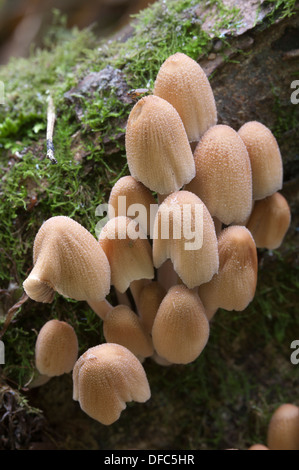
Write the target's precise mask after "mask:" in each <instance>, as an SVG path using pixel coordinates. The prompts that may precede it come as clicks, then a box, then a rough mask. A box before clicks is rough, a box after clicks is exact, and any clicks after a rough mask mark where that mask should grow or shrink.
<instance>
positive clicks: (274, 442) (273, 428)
mask: <svg viewBox="0 0 299 470" xmlns="http://www.w3.org/2000/svg"><path fill="white" fill-rule="evenodd" d="M267 440H268V442H267V444H268V447H269V449H270V450H299V407H298V406H296V405H293V404H290V403H285V404H283V405H280V406H279V407H278V408H277V409H276V410H275V411H274V413H273V415H272V417H271V419H270V423H269V426H268V437H267Z"/></svg>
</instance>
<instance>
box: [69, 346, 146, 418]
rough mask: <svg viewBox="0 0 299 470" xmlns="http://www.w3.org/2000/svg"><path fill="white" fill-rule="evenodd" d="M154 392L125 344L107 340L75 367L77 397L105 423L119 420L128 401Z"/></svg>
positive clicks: (74, 376) (137, 361) (138, 400)
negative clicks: (107, 341)
mask: <svg viewBox="0 0 299 470" xmlns="http://www.w3.org/2000/svg"><path fill="white" fill-rule="evenodd" d="M150 395H151V392H150V388H149V384H148V380H147V377H146V374H145V371H144V368H143V366H142V364H141V363H140V361H139V360H138V359H137V357H136V356H135V355H134V354H133V353H132V352H131V351H129V350H128V349H127V348H125V347H124V346H121V345H119V344H114V343H105V344H100V345H98V346H95V347H92V348H90V349H88V350H87V351H86V352H85V353H84V354H83V355H82V356H81V357H80V358H79V359H78V361H77V362H76V364H75V366H74V369H73V399H74V400H76V401H78V402H79V404H80V407H81V409H82V410H83V411H84V412H85V413H86V414H87V415H88V416H90V417H91V418H93V419H95V420H97V421H99V422H100V423H102V424H104V425H110V424H112V423H114V422H115V421H117V420H118V419H119V417H120V414H121V412H122V411H123V410H124V409H125V408H126V403H127V402H131V401H136V402H140V403H144V402H146V401H147V400H149V398H150Z"/></svg>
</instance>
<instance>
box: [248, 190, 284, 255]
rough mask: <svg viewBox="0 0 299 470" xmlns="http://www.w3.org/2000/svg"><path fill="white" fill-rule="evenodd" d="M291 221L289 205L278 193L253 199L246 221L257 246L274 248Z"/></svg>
mask: <svg viewBox="0 0 299 470" xmlns="http://www.w3.org/2000/svg"><path fill="white" fill-rule="evenodd" d="M290 223H291V211H290V207H289V205H288V203H287V201H286V199H285V198H284V197H283V195H282V194H280V193H274V194H272V195H271V196H268V197H266V198H265V199H261V200H260V201H255V203H254V206H253V209H252V212H251V215H250V217H249V220H248V221H247V223H246V226H247V228H248V230H250V232H251V233H252V236H253V238H254V240H255V243H256V246H257V247H258V248H267V249H268V250H275V249H276V248H279V247H280V245H281V244H282V242H283V239H284V237H285V234H286V232H287V231H288V228H289V226H290Z"/></svg>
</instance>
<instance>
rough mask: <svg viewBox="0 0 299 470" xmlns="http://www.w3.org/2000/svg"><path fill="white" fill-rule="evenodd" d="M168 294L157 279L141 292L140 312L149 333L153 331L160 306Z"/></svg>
mask: <svg viewBox="0 0 299 470" xmlns="http://www.w3.org/2000/svg"><path fill="white" fill-rule="evenodd" d="M165 295H166V290H165V289H164V287H163V286H162V285H161V284H160V283H159V282H157V281H152V282H150V283H149V284H147V285H146V286H144V287H143V289H142V290H141V292H140V295H139V309H138V311H139V314H140V319H141V322H142V324H143V325H144V328H145V330H146V331H147V332H148V333H151V332H152V328H153V324H154V320H155V317H156V314H157V311H158V308H159V306H160V304H161V302H162V300H163V298H164V297H165Z"/></svg>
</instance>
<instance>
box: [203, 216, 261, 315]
mask: <svg viewBox="0 0 299 470" xmlns="http://www.w3.org/2000/svg"><path fill="white" fill-rule="evenodd" d="M218 250H219V271H218V273H217V274H215V276H214V277H213V278H212V280H211V281H210V282H208V283H206V284H202V285H201V286H199V288H198V295H199V297H200V299H201V300H202V303H203V304H204V306H205V308H206V309H207V311H214V310H216V309H217V308H223V309H225V310H237V311H242V310H244V309H245V308H246V307H247V305H248V304H249V303H250V302H251V301H252V299H253V297H254V295H255V291H256V285H257V272H258V261H257V250H256V246H255V243H254V240H253V237H252V235H251V233H250V232H249V230H248V229H247V228H246V227H244V226H238V225H232V226H230V227H227V228H225V229H224V230H222V232H221V233H220V235H219V237H218Z"/></svg>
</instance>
